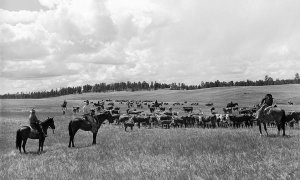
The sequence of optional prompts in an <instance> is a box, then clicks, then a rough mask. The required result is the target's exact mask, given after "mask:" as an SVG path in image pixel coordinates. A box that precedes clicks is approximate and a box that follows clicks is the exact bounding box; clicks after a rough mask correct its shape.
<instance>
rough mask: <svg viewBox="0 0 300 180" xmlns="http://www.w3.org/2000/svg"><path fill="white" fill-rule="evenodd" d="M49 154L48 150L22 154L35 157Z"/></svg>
mask: <svg viewBox="0 0 300 180" xmlns="http://www.w3.org/2000/svg"><path fill="white" fill-rule="evenodd" d="M46 152H47V150H44V151H41V152H38V151H27V152H26V153H22V154H27V155H34V156H39V155H42V154H45V153H46Z"/></svg>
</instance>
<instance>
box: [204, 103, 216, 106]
mask: <svg viewBox="0 0 300 180" xmlns="http://www.w3.org/2000/svg"><path fill="white" fill-rule="evenodd" d="M212 105H214V103H206V104H205V106H212Z"/></svg>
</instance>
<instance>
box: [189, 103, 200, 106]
mask: <svg viewBox="0 0 300 180" xmlns="http://www.w3.org/2000/svg"><path fill="white" fill-rule="evenodd" d="M191 106H199V103H192V104H191Z"/></svg>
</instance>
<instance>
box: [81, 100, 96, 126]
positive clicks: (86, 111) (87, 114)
mask: <svg viewBox="0 0 300 180" xmlns="http://www.w3.org/2000/svg"><path fill="white" fill-rule="evenodd" d="M84 102H85V105H84V106H83V108H82V111H83V118H84V119H85V120H87V121H89V122H90V123H91V125H92V132H95V131H96V121H95V119H94V118H93V114H92V109H91V106H90V102H89V100H86V101H84Z"/></svg>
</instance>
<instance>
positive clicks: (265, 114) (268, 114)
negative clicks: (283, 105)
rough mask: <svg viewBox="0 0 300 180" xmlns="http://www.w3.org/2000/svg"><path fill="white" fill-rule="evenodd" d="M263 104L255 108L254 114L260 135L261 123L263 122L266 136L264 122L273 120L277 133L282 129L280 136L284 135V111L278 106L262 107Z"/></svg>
mask: <svg viewBox="0 0 300 180" xmlns="http://www.w3.org/2000/svg"><path fill="white" fill-rule="evenodd" d="M265 106H266V105H263V106H262V107H260V108H259V110H257V114H256V119H257V124H258V127H259V132H260V135H262V132H261V123H263V125H264V129H265V131H266V133H267V136H268V131H267V125H266V123H270V122H275V124H276V125H277V129H278V135H279V134H280V129H282V131H283V134H282V136H285V121H286V116H285V111H284V110H283V109H280V108H278V107H272V106H269V107H266V108H264V107H265Z"/></svg>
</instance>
